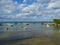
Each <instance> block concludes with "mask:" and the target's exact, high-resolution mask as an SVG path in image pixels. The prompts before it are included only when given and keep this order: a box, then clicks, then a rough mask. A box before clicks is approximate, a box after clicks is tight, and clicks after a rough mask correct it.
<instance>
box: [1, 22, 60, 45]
mask: <svg viewBox="0 0 60 45" xmlns="http://www.w3.org/2000/svg"><path fill="white" fill-rule="evenodd" d="M26 24H27V23H18V24H13V26H10V25H7V24H5V25H4V26H0V45H60V27H55V26H50V27H47V26H46V25H44V24H41V23H29V25H28V24H27V25H26ZM7 28H8V29H7Z"/></svg>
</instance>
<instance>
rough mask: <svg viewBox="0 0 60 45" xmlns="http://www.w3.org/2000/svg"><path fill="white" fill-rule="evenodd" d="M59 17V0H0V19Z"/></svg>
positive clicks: (20, 19) (39, 19)
mask: <svg viewBox="0 0 60 45" xmlns="http://www.w3.org/2000/svg"><path fill="white" fill-rule="evenodd" d="M53 19H60V0H0V21H26V20H27V21H45V20H46V21H51V20H53Z"/></svg>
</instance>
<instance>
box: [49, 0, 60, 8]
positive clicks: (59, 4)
mask: <svg viewBox="0 0 60 45" xmlns="http://www.w3.org/2000/svg"><path fill="white" fill-rule="evenodd" d="M48 8H60V0H51V2H50V3H49V5H48Z"/></svg>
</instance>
